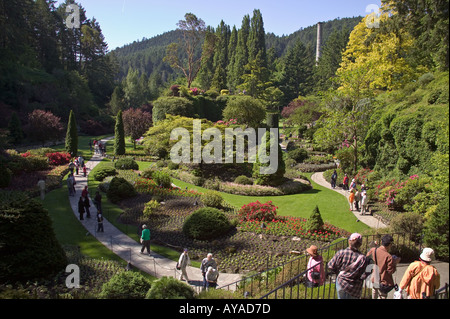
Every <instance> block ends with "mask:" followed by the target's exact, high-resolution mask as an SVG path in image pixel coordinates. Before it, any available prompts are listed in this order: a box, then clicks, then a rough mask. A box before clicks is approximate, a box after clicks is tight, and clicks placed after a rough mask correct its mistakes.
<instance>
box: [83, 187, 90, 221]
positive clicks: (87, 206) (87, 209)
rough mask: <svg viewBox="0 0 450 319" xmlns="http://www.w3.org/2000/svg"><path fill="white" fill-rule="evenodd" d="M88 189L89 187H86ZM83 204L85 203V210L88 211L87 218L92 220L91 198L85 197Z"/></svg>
mask: <svg viewBox="0 0 450 319" xmlns="http://www.w3.org/2000/svg"><path fill="white" fill-rule="evenodd" d="M86 187H87V186H86ZM83 198H84V199H83V202H84V209H85V211H86V217H87V218H91V211H90V209H89V207H91V204H90V203H89V196H88V195H86V196H85V197H83Z"/></svg>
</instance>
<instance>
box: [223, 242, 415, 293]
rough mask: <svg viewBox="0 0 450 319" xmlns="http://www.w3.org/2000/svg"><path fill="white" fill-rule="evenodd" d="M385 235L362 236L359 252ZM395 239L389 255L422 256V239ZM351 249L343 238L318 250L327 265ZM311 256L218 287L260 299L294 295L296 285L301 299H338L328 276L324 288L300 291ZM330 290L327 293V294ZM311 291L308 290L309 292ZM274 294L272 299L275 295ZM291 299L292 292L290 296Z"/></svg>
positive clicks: (406, 257) (405, 258)
mask: <svg viewBox="0 0 450 319" xmlns="http://www.w3.org/2000/svg"><path fill="white" fill-rule="evenodd" d="M384 235H385V234H374V235H365V236H363V238H362V239H363V242H362V246H361V248H360V251H361V252H363V253H365V252H367V251H368V250H369V249H370V248H372V247H374V246H375V245H379V244H380V242H381V238H382V237H383V236H384ZM390 235H391V236H392V237H393V238H394V245H393V246H392V248H391V250H390V252H391V254H393V255H397V256H399V257H402V260H403V261H413V260H414V259H415V258H417V256H418V255H419V252H420V250H421V247H422V243H421V237H420V236H417V235H414V234H412V235H411V234H390ZM346 247H348V240H347V239H342V240H340V241H338V242H336V243H333V244H331V245H329V246H327V247H324V248H322V249H319V250H318V253H319V254H320V255H321V256H322V258H323V262H324V264H326V263H328V261H330V260H331V259H332V258H333V256H334V255H335V254H336V252H337V251H339V250H341V249H344V248H346ZM308 259H309V256H308V255H306V254H305V255H301V256H299V257H297V258H295V259H293V260H291V261H289V262H287V263H285V264H283V265H281V266H278V267H274V268H270V269H267V270H265V271H262V272H259V273H256V274H253V275H251V276H246V277H244V278H242V279H241V280H239V281H236V282H234V283H231V284H228V285H225V286H222V287H219V288H220V289H226V290H230V289H233V290H234V291H236V292H238V293H241V294H242V295H243V297H247V296H251V297H256V298H258V297H261V296H266V295H267V294H268V293H269V292H271V293H272V295H275V296H278V295H279V293H278V292H276V290H277V289H278V290H282V293H281V295H282V296H285V295H286V289H287V287H289V289H292V291H293V293H295V289H294V288H293V287H294V286H297V294H298V296H303V298H305V297H309V298H313V297H314V296H315V298H316V299H317V298H319V299H321V298H335V297H336V296H335V295H334V292H335V289H334V280H335V278H334V276H333V275H331V274H330V275H328V276H327V279H326V283H325V285H323V286H322V287H318V289H316V290H314V288H312V289H303V288H300V283H302V285H303V282H304V278H303V277H304V276H305V274H306V271H307V268H306V267H307V263H308ZM326 289H328V292H327V291H326ZM308 290H309V291H308ZM368 293H369V289H368V288H367V289H366V287H364V289H363V293H362V298H367V297H368V295H367V294H368ZM272 295H271V296H272ZM289 295H290V296H291V293H289Z"/></svg>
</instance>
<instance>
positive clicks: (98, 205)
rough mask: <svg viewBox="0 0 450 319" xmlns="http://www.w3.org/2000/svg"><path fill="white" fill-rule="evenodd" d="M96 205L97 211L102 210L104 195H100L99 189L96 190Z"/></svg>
mask: <svg viewBox="0 0 450 319" xmlns="http://www.w3.org/2000/svg"><path fill="white" fill-rule="evenodd" d="M94 205H95V208H97V211H99V212H101V211H102V195H100V192H99V191H96V192H95V197H94Z"/></svg>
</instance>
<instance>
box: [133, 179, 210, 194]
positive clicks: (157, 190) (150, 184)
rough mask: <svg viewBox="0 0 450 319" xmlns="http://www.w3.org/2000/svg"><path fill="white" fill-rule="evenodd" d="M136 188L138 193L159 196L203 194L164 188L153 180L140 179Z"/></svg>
mask: <svg viewBox="0 0 450 319" xmlns="http://www.w3.org/2000/svg"><path fill="white" fill-rule="evenodd" d="M134 187H135V189H136V191H137V192H138V193H141V194H152V195H158V196H182V197H199V196H201V195H202V193H200V192H197V191H195V190H184V189H181V188H177V187H170V188H163V187H160V186H159V185H157V184H156V182H155V181H154V180H152V179H148V178H138V179H137V180H136V183H135V184H134Z"/></svg>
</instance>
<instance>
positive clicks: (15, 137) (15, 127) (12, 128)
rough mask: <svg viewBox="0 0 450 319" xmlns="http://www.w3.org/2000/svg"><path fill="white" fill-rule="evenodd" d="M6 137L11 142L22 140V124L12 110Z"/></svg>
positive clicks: (18, 142) (16, 142) (15, 142)
mask: <svg viewBox="0 0 450 319" xmlns="http://www.w3.org/2000/svg"><path fill="white" fill-rule="evenodd" d="M8 130H9V134H8V139H9V142H10V143H11V144H20V143H21V142H22V140H23V131H22V124H21V123H20V119H19V116H18V115H17V113H16V112H14V113H13V114H12V116H11V119H10V120H9V123H8Z"/></svg>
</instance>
